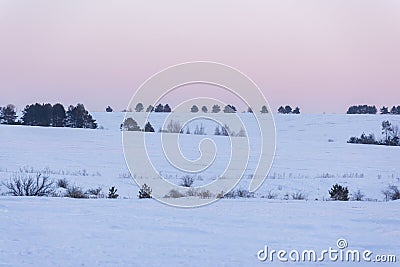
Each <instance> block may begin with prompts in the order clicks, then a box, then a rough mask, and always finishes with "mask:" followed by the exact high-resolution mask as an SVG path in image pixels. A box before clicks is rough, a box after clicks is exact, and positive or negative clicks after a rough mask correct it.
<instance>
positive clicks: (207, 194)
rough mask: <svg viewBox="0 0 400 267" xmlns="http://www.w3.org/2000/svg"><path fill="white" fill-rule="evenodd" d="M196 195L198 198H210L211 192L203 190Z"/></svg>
mask: <svg viewBox="0 0 400 267" xmlns="http://www.w3.org/2000/svg"><path fill="white" fill-rule="evenodd" d="M198 196H199V197H200V198H212V197H213V194H212V193H211V192H210V191H209V190H203V191H201V192H199V193H198Z"/></svg>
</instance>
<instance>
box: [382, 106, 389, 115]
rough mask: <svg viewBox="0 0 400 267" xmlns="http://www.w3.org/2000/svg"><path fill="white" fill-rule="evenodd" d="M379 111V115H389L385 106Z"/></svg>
mask: <svg viewBox="0 0 400 267" xmlns="http://www.w3.org/2000/svg"><path fill="white" fill-rule="evenodd" d="M380 111H381V114H388V113H389V109H388V108H387V107H385V106H383V107H382V108H381V109H380Z"/></svg>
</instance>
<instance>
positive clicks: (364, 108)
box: [347, 105, 378, 114]
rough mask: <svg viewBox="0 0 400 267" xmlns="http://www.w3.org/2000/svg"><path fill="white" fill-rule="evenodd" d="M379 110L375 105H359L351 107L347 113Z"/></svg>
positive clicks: (373, 112) (372, 112)
mask: <svg viewBox="0 0 400 267" xmlns="http://www.w3.org/2000/svg"><path fill="white" fill-rule="evenodd" d="M377 111H378V110H377V109H376V107H375V106H368V105H358V106H351V107H349V109H348V110H347V114H376V113H377Z"/></svg>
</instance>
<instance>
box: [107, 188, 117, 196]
mask: <svg viewBox="0 0 400 267" xmlns="http://www.w3.org/2000/svg"><path fill="white" fill-rule="evenodd" d="M117 191H118V189H116V188H115V186H112V187H111V188H110V189H109V190H108V198H118V196H119V195H118V194H117Z"/></svg>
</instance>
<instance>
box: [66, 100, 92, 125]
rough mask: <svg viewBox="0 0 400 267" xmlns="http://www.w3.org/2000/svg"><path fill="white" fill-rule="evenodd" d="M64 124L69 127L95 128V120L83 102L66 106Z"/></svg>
mask: <svg viewBox="0 0 400 267" xmlns="http://www.w3.org/2000/svg"><path fill="white" fill-rule="evenodd" d="M65 125H66V126H67V127H71V128H89V129H96V128H97V123H96V120H94V119H93V117H92V115H90V114H89V112H88V111H87V110H86V109H85V106H84V105H83V104H77V105H76V107H74V106H72V105H70V106H69V107H68V111H67V113H66V123H65Z"/></svg>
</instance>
